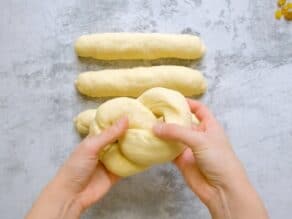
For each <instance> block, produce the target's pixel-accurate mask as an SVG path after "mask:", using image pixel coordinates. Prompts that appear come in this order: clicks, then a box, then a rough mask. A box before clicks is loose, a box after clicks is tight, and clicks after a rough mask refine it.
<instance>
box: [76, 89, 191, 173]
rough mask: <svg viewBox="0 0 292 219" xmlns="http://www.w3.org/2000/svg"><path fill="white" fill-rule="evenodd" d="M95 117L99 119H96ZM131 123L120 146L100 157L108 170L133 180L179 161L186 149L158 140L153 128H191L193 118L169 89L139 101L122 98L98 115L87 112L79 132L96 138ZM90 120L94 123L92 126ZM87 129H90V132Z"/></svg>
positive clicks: (79, 120)
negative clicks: (122, 122)
mask: <svg viewBox="0 0 292 219" xmlns="http://www.w3.org/2000/svg"><path fill="white" fill-rule="evenodd" d="M94 114H95V115H94ZM125 115H126V116H127V117H128V119H129V129H128V130H127V132H126V134H125V135H124V136H123V137H122V138H120V139H119V140H118V141H117V142H115V143H113V144H110V145H108V146H106V147H105V149H104V150H103V151H102V153H100V155H99V158H100V160H101V162H102V163H103V164H104V165H105V167H106V168H107V169H108V170H110V171H111V172H113V173H115V174H117V175H119V176H130V175H133V174H136V173H139V172H142V171H144V170H145V169H147V168H149V167H150V166H152V165H155V164H160V163H165V162H168V161H171V160H173V159H174V158H176V157H177V156H178V155H179V154H180V153H181V152H182V151H183V149H184V148H183V146H182V145H180V144H178V143H176V142H166V141H163V140H161V139H159V138H157V137H155V136H154V134H153V133H152V127H153V125H154V124H155V123H157V122H158V121H159V120H163V121H164V122H167V123H176V124H179V125H182V126H186V127H190V126H191V123H192V114H191V112H190V109H189V106H188V104H187V102H186V100H185V98H184V96H183V95H181V94H180V93H179V92H177V91H174V90H170V89H166V88H152V89H150V90H147V91H146V92H144V93H143V94H142V95H141V96H140V97H139V98H137V99H132V98H128V97H120V98H115V99H111V100H109V101H107V102H105V103H103V104H101V105H100V106H99V107H98V108H97V110H96V112H94V110H87V111H85V112H82V113H80V114H79V115H78V116H77V117H76V118H75V125H76V128H77V130H78V131H79V132H80V133H82V134H86V133H85V132H86V131H89V134H90V135H96V134H98V133H100V132H101V131H102V130H104V129H106V128H108V127H109V126H111V125H112V124H113V123H114V122H116V121H117V120H118V119H119V118H121V117H122V116H125ZM89 118H91V119H92V121H91V122H90V127H89V129H88V126H89V120H90V119H89ZM86 127H87V128H86Z"/></svg>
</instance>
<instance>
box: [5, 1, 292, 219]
mask: <svg viewBox="0 0 292 219" xmlns="http://www.w3.org/2000/svg"><path fill="white" fill-rule="evenodd" d="M275 5H276V0H268V1H265V0H249V1H240V0H237V1H230V0H225V1H219V0H213V1H201V0H181V1H178V0H162V1H154V0H153V1H147V0H141V1H138V0H132V1H129V0H98V1H93V0H92V1H91V0H83V1H76V0H72V1H57V0H52V1H37V0H30V1H26V0H19V1H16V0H10V1H4V0H1V1H0V8H1V13H0V27H1V28H0V50H1V52H0V124H1V128H0V139H1V142H0V145H1V146H0V217H1V218H5V219H14V218H15V219H16V218H21V217H23V216H24V214H25V212H26V211H27V210H28V209H29V208H30V206H31V204H32V202H33V200H35V198H36V197H37V195H38V193H39V192H40V190H41V188H42V187H43V186H44V185H45V184H46V183H47V182H48V180H49V179H51V177H53V175H54V173H55V172H56V170H57V168H58V167H59V166H60V165H61V163H62V162H63V160H64V159H65V158H66V157H67V156H68V154H69V153H70V151H72V149H73V148H74V145H76V144H77V143H78V142H79V141H80V138H79V136H78V135H77V134H76V132H75V130H74V127H73V124H72V118H73V117H74V115H76V113H78V112H79V111H81V110H83V109H87V108H89V107H94V106H96V105H97V103H96V102H92V101H90V100H86V99H84V98H83V97H81V96H80V95H78V94H77V93H76V91H75V89H74V86H73V82H74V79H75V77H76V75H77V74H78V73H79V72H81V71H83V70H86V69H101V68H109V67H117V66H122V67H123V66H131V65H138V64H143V65H150V64H151V63H150V62H143V61H141V62H135V63H133V62H115V63H106V62H93V61H87V60H78V59H77V58H76V56H75V54H74V50H73V41H74V40H75V39H76V38H77V37H78V36H79V35H81V34H84V33H93V32H112V31H115V32H116V31H139V32H170V33H194V34H199V35H201V37H202V38H203V39H204V41H205V43H206V45H207V47H208V53H207V55H206V57H205V58H204V60H203V61H202V62H201V63H199V64H198V68H199V69H201V70H202V71H203V72H204V75H205V76H206V78H207V80H208V83H209V90H208V92H207V93H206V95H205V96H204V97H203V98H202V101H203V102H205V103H206V104H207V105H208V106H209V107H210V108H211V109H212V110H213V111H214V113H215V114H216V116H217V117H218V119H219V120H220V121H221V122H222V124H223V125H224V127H225V129H226V131H227V133H228V135H229V136H230V138H231V141H232V143H233V145H234V148H235V151H236V153H237V154H238V156H239V157H240V159H241V160H242V161H243V163H244V164H245V166H246V168H247V171H248V174H249V176H250V178H251V181H252V182H253V183H254V185H255V187H256V188H257V190H258V191H259V193H260V194H261V196H262V198H263V199H264V201H265V204H266V206H267V208H268V210H269V213H270V215H271V218H277V219H279V218H291V214H292V210H291V207H292V23H291V22H290V23H288V22H285V21H276V20H274V17H273V13H274V9H275ZM159 63H160V62H154V63H152V64H159ZM169 63H172V61H170V62H169ZM183 64H189V63H188V62H186V63H183ZM84 218H87V219H89V218H129V219H131V218H145V219H146V218H161V219H162V218H177V219H178V218H198V219H199V218H209V215H208V212H207V210H206V208H205V207H204V206H203V205H202V204H201V203H200V202H199V200H198V199H197V198H196V197H195V196H194V195H193V194H192V193H191V192H190V190H189V189H188V188H187V187H186V186H185V184H184V182H183V180H182V179H181V177H180V175H179V174H178V172H177V171H176V169H175V168H174V167H172V166H171V165H164V166H159V167H155V168H153V169H152V170H150V171H148V172H146V173H143V174H140V175H137V176H134V177H130V178H127V179H125V180H123V181H122V182H121V183H119V184H118V185H117V186H116V187H115V188H114V189H113V190H112V191H111V192H110V194H109V195H108V196H106V198H104V199H103V200H102V201H101V202H100V203H98V204H97V205H95V206H94V207H93V208H92V209H90V210H89V211H88V212H87V213H86V215H85V216H84Z"/></svg>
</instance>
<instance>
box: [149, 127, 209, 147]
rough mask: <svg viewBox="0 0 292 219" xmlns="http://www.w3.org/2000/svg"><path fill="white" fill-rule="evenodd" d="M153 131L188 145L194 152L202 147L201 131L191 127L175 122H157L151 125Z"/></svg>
mask: <svg viewBox="0 0 292 219" xmlns="http://www.w3.org/2000/svg"><path fill="white" fill-rule="evenodd" d="M153 132H154V134H155V135H156V136H158V137H160V138H162V139H165V140H174V141H179V142H181V143H183V144H185V145H188V146H189V147H190V148H191V149H192V150H193V151H194V152H195V151H199V150H202V149H203V145H204V136H203V133H200V132H196V131H194V130H192V129H191V128H186V127H182V126H180V125H176V124H166V123H157V124H156V125H154V127H153Z"/></svg>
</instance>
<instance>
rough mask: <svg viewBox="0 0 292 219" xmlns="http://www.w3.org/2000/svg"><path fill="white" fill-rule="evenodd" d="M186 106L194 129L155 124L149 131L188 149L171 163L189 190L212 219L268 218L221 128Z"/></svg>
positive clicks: (200, 108)
mask: <svg viewBox="0 0 292 219" xmlns="http://www.w3.org/2000/svg"><path fill="white" fill-rule="evenodd" d="M188 103H189V106H190V109H191V111H192V112H193V113H194V114H195V115H196V116H197V118H198V119H199V121H200V124H199V125H198V126H195V125H194V126H193V127H192V128H185V127H181V126H179V125H175V124H164V123H159V124H157V125H155V126H154V128H153V131H154V133H155V134H156V135H157V136H158V137H160V138H162V139H166V140H175V141H179V142H181V143H183V144H185V145H187V146H188V148H187V149H186V150H185V151H184V152H183V153H182V154H181V155H180V156H179V157H177V158H176V160H175V161H174V163H175V164H176V166H177V167H178V169H179V170H180V171H181V173H182V175H183V176H184V178H185V180H186V182H187V184H188V185H189V187H190V188H191V189H192V191H193V192H194V193H195V194H197V195H198V197H199V198H200V199H201V201H202V202H203V203H204V204H205V205H206V206H207V207H208V208H209V210H210V213H211V214H212V216H213V218H224V219H227V218H228V219H229V218H230V219H231V218H232V219H239V218H244V219H245V218H257V219H265V218H268V216H267V213H266V211H265V208H264V207H263V205H262V202H261V200H260V199H259V197H258V195H257V193H256V192H255V190H254V189H253V187H252V186H251V184H250V183H249V180H248V178H247V175H246V173H245V171H244V168H243V166H242V165H241V163H240V161H239V160H238V159H237V157H236V155H235V153H234V152H233V150H232V148H231V144H230V142H229V141H228V138H227V137H226V135H225V133H224V130H223V128H222V127H221V126H220V125H219V123H218V122H217V120H216V119H215V118H214V116H213V115H212V114H211V113H210V112H209V110H208V109H207V107H206V106H204V105H203V104H201V103H199V102H197V101H194V100H188Z"/></svg>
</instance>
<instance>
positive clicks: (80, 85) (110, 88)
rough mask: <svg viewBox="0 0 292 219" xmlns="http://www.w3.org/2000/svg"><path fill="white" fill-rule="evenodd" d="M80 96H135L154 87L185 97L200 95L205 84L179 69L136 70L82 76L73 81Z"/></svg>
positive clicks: (197, 74)
mask: <svg viewBox="0 0 292 219" xmlns="http://www.w3.org/2000/svg"><path fill="white" fill-rule="evenodd" d="M75 84H76V87H77V89H78V90H79V92H80V93H82V94H84V95H86V96H90V97H112V96H132V97H138V96H139V95H141V94H142V93H143V92H144V91H146V90H148V89H150V88H154V87H164V88H169V89H173V90H177V91H179V92H181V93H182V94H183V95H185V96H193V95H200V94H202V93H204V92H205V90H206V88H207V85H206V81H205V79H204V77H203V75H202V74H201V73H200V72H199V71H197V70H194V69H191V68H187V67H182V66H153V67H136V68H131V69H108V70H101V71H90V72H84V73H81V74H80V75H79V76H78V78H77V80H76V82H75Z"/></svg>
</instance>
